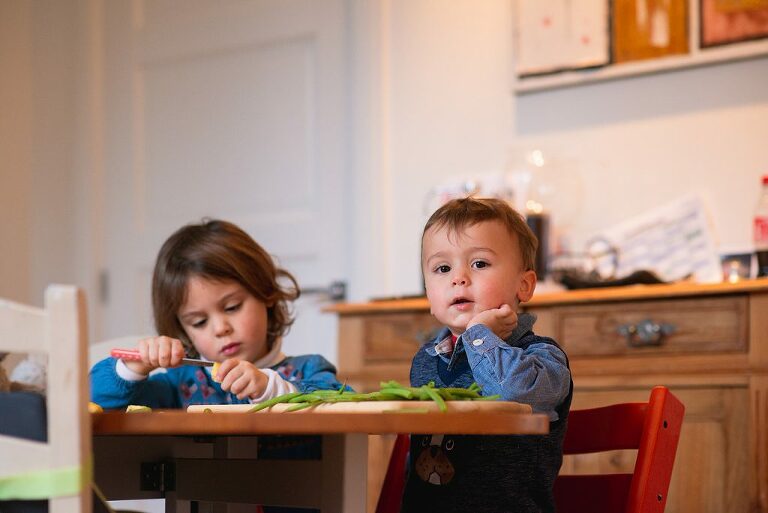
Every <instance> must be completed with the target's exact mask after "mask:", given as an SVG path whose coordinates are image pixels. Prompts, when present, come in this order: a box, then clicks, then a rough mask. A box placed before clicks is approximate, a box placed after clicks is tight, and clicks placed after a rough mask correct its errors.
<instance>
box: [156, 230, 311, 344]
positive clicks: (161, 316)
mask: <svg viewBox="0 0 768 513" xmlns="http://www.w3.org/2000/svg"><path fill="white" fill-rule="evenodd" d="M192 276H199V277H202V278H206V279H209V280H219V281H221V280H231V281H235V282H237V283H239V284H240V285H242V286H243V288H245V289H246V290H247V291H248V292H250V293H251V294H252V295H253V296H254V297H255V298H256V299H258V300H260V301H261V302H263V303H264V304H265V305H266V306H267V346H268V347H269V348H270V349H271V348H272V346H273V345H274V342H275V340H277V338H278V337H280V336H282V335H284V334H285V333H287V332H288V329H289V328H290V326H291V324H293V320H294V319H293V316H292V312H291V309H290V302H291V301H293V300H295V299H296V298H298V297H299V294H300V292H299V286H298V284H297V283H296V279H295V278H294V277H293V276H292V275H291V274H290V273H289V272H288V271H286V270H284V269H281V268H279V267H277V266H276V265H275V263H274V261H273V260H272V257H271V256H270V255H269V254H268V253H267V252H266V251H265V250H264V248H262V247H261V246H259V245H258V244H257V243H256V241H254V240H253V239H252V238H251V237H250V236H249V235H248V234H247V233H245V232H244V231H243V230H241V229H240V228H238V227H237V226H235V225H234V224H232V223H229V222H227V221H221V220H216V219H204V220H203V222H202V223H200V224H191V225H187V226H184V227H182V228H180V229H179V230H177V231H176V232H175V233H174V234H173V235H171V236H170V237H169V238H168V240H166V241H165V243H163V246H162V247H161V248H160V252H159V253H158V255H157V261H156V263H155V270H154V273H153V276H152V310H153V312H154V317H155V329H157V333H158V334H159V335H166V336H169V337H173V338H177V339H179V340H181V342H182V343H183V345H184V349H185V350H186V352H187V355H188V356H190V357H193V358H194V357H198V356H199V354H198V352H197V350H196V349H195V347H194V345H193V344H192V342H191V341H190V339H189V337H188V336H187V333H186V332H185V331H184V328H183V327H182V325H181V322H180V321H179V318H178V313H179V309H180V308H181V306H182V305H183V304H184V302H185V301H186V296H187V282H188V281H189V279H190V277H192ZM279 281H283V282H287V283H284V284H281V283H279Z"/></svg>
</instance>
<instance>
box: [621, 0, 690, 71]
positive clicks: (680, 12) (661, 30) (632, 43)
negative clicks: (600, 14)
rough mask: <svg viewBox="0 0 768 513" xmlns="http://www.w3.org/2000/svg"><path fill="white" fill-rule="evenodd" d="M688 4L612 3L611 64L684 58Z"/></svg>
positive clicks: (661, 0) (655, 0)
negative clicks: (661, 58) (663, 58)
mask: <svg viewBox="0 0 768 513" xmlns="http://www.w3.org/2000/svg"><path fill="white" fill-rule="evenodd" d="M688 1H689V0H620V1H615V2H614V3H613V14H612V16H611V19H612V30H611V35H612V42H613V63H615V64H618V63H622V62H630V61H639V60H644V59H654V58H658V57H665V56H669V55H683V54H687V53H688V52H689V48H688V11H689V7H688Z"/></svg>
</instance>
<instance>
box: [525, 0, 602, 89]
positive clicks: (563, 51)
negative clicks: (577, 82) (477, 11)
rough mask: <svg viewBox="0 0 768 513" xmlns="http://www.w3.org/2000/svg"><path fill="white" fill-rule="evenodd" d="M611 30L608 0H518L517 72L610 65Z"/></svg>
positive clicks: (544, 72)
mask: <svg viewBox="0 0 768 513" xmlns="http://www.w3.org/2000/svg"><path fill="white" fill-rule="evenodd" d="M608 32H609V7H608V0H548V1H546V2H543V1H541V0H517V2H516V13H515V43H516V44H515V47H516V49H517V52H516V58H517V65H516V71H517V75H518V76H521V77H522V76H531V75H540V74H546V73H553V72H556V71H563V70H569V69H582V68H591V67H596V66H603V65H606V64H608V63H609V61H610V49H609V44H610V40H609V39H610V38H609V36H608Z"/></svg>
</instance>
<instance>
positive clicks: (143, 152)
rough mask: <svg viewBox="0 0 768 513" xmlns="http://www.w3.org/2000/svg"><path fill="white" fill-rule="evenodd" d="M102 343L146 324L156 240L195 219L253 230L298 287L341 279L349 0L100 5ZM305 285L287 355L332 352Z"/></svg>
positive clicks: (325, 324)
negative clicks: (346, 0)
mask: <svg viewBox="0 0 768 513" xmlns="http://www.w3.org/2000/svg"><path fill="white" fill-rule="evenodd" d="M103 5H104V29H105V30H104V36H103V37H104V41H105V55H104V77H105V82H104V89H103V90H104V99H105V106H104V108H105V111H104V112H105V123H104V124H105V132H106V133H105V137H104V141H105V150H104V155H105V168H106V171H105V195H104V220H103V226H104V232H105V233H104V237H105V239H106V240H105V245H104V248H105V253H104V257H103V259H104V261H105V263H106V266H105V267H106V269H105V276H106V278H107V283H108V287H107V289H108V292H107V293H106V300H105V303H104V306H103V312H104V318H103V320H102V322H101V326H102V327H103V328H102V330H101V331H102V333H100V334H99V335H100V338H101V339H106V338H112V337H119V336H124V335H129V334H140V333H152V332H153V329H152V316H151V308H150V304H151V303H150V281H151V272H152V266H153V263H154V259H155V256H156V254H157V251H158V250H159V248H160V245H161V244H162V242H163V241H164V240H165V239H166V238H167V237H168V236H169V235H170V234H171V233H172V232H173V231H175V230H176V229H177V228H179V227H181V226H182V225H184V224H187V223H190V222H199V221H200V220H201V219H202V218H203V217H216V218H223V219H227V220H230V221H232V222H234V223H236V224H238V225H240V226H241V227H242V228H244V229H245V230H246V231H247V232H249V233H250V234H251V236H253V237H254V239H256V240H257V241H258V242H259V243H260V244H261V245H262V246H264V247H265V248H266V249H267V251H269V252H270V253H272V254H273V255H274V256H276V257H277V259H278V261H279V264H280V265H282V266H283V267H285V268H286V269H287V270H289V271H290V272H292V273H293V274H294V276H296V278H297V279H298V281H299V284H300V285H301V286H303V287H317V286H321V285H327V284H328V283H330V282H331V281H333V280H344V279H345V278H346V272H345V269H346V267H347V266H346V265H345V254H347V251H346V248H347V241H346V240H345V238H344V234H345V233H346V232H348V231H349V230H348V229H347V227H345V222H346V221H345V220H346V219H347V216H345V215H344V213H345V210H346V204H345V203H346V202H347V198H348V194H345V183H346V180H345V176H344V174H345V157H344V156H345V151H347V150H346V148H345V134H344V127H345V124H346V121H345V120H346V116H347V113H346V110H345V103H346V102H345V91H344V88H345V83H346V73H347V70H346V63H345V58H344V55H345V52H344V48H345V31H344V27H345V9H344V2H343V0H290V1H286V0H269V1H267V0H264V1H244V0H239V1H238V0H229V1H227V2H215V1H210V0H152V1H151V2H143V1H140V0H135V1H133V2H111V1H108V2H104V4H103ZM326 301H327V300H326V299H325V298H323V297H322V296H319V295H312V294H309V295H307V296H305V297H304V298H302V299H301V300H299V302H298V303H297V305H296V307H297V313H298V320H297V322H296V324H294V326H293V329H292V330H291V333H290V335H289V336H288V338H287V339H286V341H285V344H284V349H285V352H286V353H287V354H303V353H321V354H324V355H325V356H326V357H328V358H329V359H331V360H332V361H336V328H335V325H336V323H335V319H334V318H333V316H331V315H329V314H321V313H320V311H319V310H320V307H321V306H323V305H324V304H327V302H326Z"/></svg>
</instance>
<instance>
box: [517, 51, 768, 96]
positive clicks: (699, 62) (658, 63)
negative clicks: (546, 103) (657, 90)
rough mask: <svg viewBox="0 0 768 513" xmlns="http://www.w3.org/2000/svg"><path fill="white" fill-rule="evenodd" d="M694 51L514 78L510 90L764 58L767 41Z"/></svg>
mask: <svg viewBox="0 0 768 513" xmlns="http://www.w3.org/2000/svg"><path fill="white" fill-rule="evenodd" d="M694 50H695V53H691V54H686V55H674V56H669V57H662V58H658V59H649V60H645V61H636V62H628V63H622V64H609V65H607V66H605V67H601V68H593V69H583V70H572V71H563V72H559V73H555V74H551V75H542V76H535V77H525V78H518V79H517V81H516V82H515V85H514V91H515V93H517V94H519V95H523V94H527V93H533V92H537V91H545V90H550V89H558V88H563V87H571V86H578V85H582V84H590V83H596V82H604V81H608V80H617V79H621V78H627V77H633V76H641V75H650V74H653V73H660V72H664V71H674V70H681V69H688V68H695V67H701V66H711V65H714V64H724V63H728V62H734V61H740V60H746V59H754V58H759V57H764V56H768V39H761V40H755V41H746V42H740V43H733V44H730V45H723V46H717V47H712V48H704V49H694Z"/></svg>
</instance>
